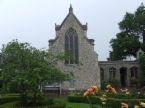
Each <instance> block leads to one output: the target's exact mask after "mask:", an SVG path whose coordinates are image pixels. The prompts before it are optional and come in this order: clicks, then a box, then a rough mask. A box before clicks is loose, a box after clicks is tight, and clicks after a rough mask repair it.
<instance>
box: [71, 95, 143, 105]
mask: <svg viewBox="0 0 145 108" xmlns="http://www.w3.org/2000/svg"><path fill="white" fill-rule="evenodd" d="M68 101H69V102H75V103H88V100H87V98H86V97H83V96H68ZM90 101H91V102H92V103H93V104H97V105H102V103H101V101H100V97H99V96H92V97H90ZM140 101H145V99H119V98H118V99H116V98H107V101H106V106H107V108H120V107H121V102H126V103H128V104H129V108H130V107H131V106H134V104H135V103H138V102H140Z"/></svg>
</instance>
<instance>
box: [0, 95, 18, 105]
mask: <svg viewBox="0 0 145 108" xmlns="http://www.w3.org/2000/svg"><path fill="white" fill-rule="evenodd" d="M19 99H20V98H19V96H18V95H6V96H1V97H0V105H1V104H5V103H9V102H14V101H18V100H19Z"/></svg>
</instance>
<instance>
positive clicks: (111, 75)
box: [109, 67, 116, 81]
mask: <svg viewBox="0 0 145 108" xmlns="http://www.w3.org/2000/svg"><path fill="white" fill-rule="evenodd" d="M115 77H116V68H114V67H111V68H109V81H112V80H113V78H115Z"/></svg>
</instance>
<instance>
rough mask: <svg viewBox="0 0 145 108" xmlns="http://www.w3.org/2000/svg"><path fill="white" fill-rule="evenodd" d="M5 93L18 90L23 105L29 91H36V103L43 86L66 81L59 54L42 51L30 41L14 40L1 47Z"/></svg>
mask: <svg viewBox="0 0 145 108" xmlns="http://www.w3.org/2000/svg"><path fill="white" fill-rule="evenodd" d="M1 52H2V65H1V69H2V70H1V77H0V78H1V79H0V80H2V92H18V93H20V94H21V99H22V102H24V104H26V103H27V94H28V92H31V93H32V94H33V99H32V100H33V102H34V103H35V102H36V101H37V99H38V98H39V95H41V94H40V91H41V85H43V84H51V83H52V82H55V81H63V80H65V75H64V74H63V73H62V72H61V71H60V70H59V69H58V68H56V66H55V64H56V62H57V60H58V59H59V58H58V57H59V56H53V55H51V54H49V53H48V51H45V50H39V49H36V48H34V47H32V46H30V44H29V43H20V42H18V41H17V40H13V41H11V42H9V43H8V44H6V45H4V46H3V48H2V51H1Z"/></svg>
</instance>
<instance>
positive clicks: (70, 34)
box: [65, 28, 79, 64]
mask: <svg viewBox="0 0 145 108" xmlns="http://www.w3.org/2000/svg"><path fill="white" fill-rule="evenodd" d="M65 53H66V54H67V56H68V57H67V58H66V60H65V64H78V61H79V56H78V35H77V32H76V31H75V30H74V29H73V28H70V29H68V30H67V32H66V34H65Z"/></svg>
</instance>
